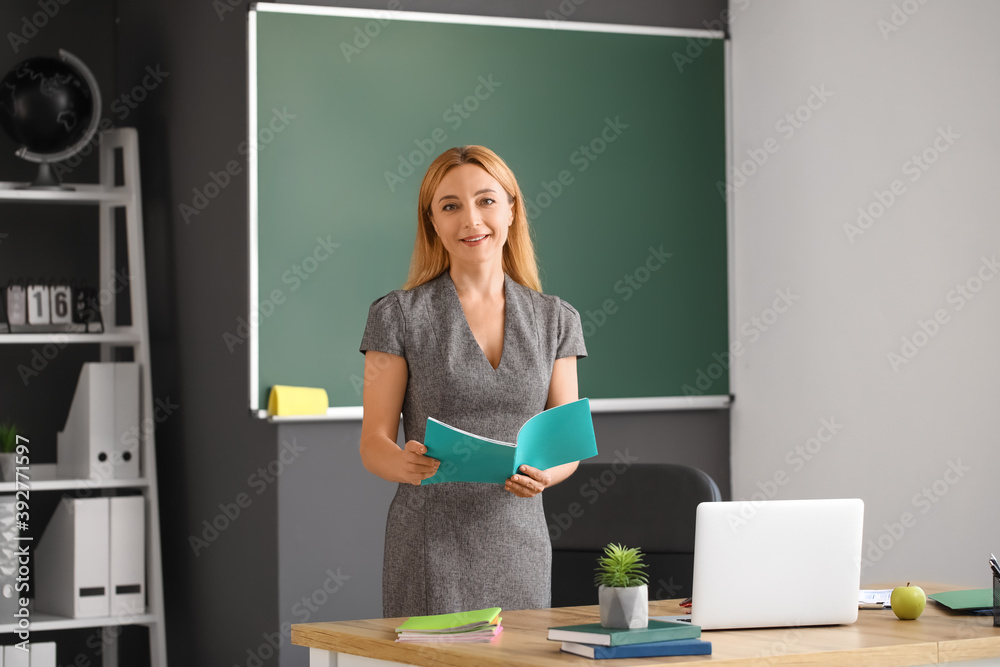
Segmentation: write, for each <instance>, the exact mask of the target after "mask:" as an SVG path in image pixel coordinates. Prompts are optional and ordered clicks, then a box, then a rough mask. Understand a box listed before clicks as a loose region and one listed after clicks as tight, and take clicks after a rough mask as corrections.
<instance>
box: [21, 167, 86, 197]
mask: <svg viewBox="0 0 1000 667" xmlns="http://www.w3.org/2000/svg"><path fill="white" fill-rule="evenodd" d="M18 190H76V188H74V187H73V186H70V185H63V184H62V183H60V182H59V178H58V177H57V176H56V175H55V174H54V173H52V163H51V162H49V161H48V160H45V161H43V162H39V163H38V175H37V176H35V180H33V181H32V182H31V183H29V184H27V185H22V186H21V187H19V188H18Z"/></svg>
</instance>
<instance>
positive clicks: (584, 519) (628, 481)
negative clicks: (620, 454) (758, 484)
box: [542, 462, 722, 607]
mask: <svg viewBox="0 0 1000 667" xmlns="http://www.w3.org/2000/svg"><path fill="white" fill-rule="evenodd" d="M721 499H722V496H721V494H720V493H719V487H718V485H717V484H716V483H715V481H714V480H713V479H712V478H711V477H709V476H708V475H707V474H706V473H704V472H702V471H701V470H698V469H697V468H690V467H688V466H682V465H674V464H670V463H633V464H630V465H626V464H625V463H622V462H616V463H581V464H580V466H579V468H578V469H577V471H576V472H575V473H573V475H572V476H571V477H570V478H569V479H567V480H566V481H564V482H563V483H561V484H557V485H556V486H553V487H552V488H550V489H546V490H545V492H544V493H543V494H542V500H543V504H544V507H545V518H546V521H547V522H548V526H549V536H550V537H551V538H552V606H553V607H570V606H576V605H588V604H597V588H596V587H595V586H594V568H595V567H596V566H597V559H598V557H599V556H600V555H601V554H602V552H603V551H604V547H605V545H607V544H608V543H609V542H617V543H620V544H623V545H625V546H628V547H641V548H642V550H643V553H644V554H645V556H644V559H643V560H644V562H645V563H647V564H648V567H647V568H646V573H647V574H648V575H649V599H651V600H664V599H673V598H681V597H687V596H689V595H691V583H692V581H691V579H692V573H693V570H694V523H695V508H696V507H697V506H698V503H701V502H706V501H718V500H721Z"/></svg>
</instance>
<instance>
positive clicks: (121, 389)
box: [56, 362, 141, 480]
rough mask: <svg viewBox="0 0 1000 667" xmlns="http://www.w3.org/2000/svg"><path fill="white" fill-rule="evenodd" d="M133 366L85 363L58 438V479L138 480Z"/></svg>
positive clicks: (136, 377)
mask: <svg viewBox="0 0 1000 667" xmlns="http://www.w3.org/2000/svg"><path fill="white" fill-rule="evenodd" d="M140 398H141V397H140V390H139V364H138V363H135V362H105V363H86V364H84V365H83V369H82V370H81V371H80V379H79V381H78V382H77V385H76V393H75V394H74V395H73V404H72V405H71V406H70V410H69V416H68V417H67V418H66V426H65V428H63V430H62V431H60V432H59V434H58V457H57V464H56V468H57V474H58V476H59V477H60V478H61V479H99V480H107V479H115V478H118V479H126V478H128V479H134V478H137V477H139V443H140V441H141V428H140V424H139V401H140Z"/></svg>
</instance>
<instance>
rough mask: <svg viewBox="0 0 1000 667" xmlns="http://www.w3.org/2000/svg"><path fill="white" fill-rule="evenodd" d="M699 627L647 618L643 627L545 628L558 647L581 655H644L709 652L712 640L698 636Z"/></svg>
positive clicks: (622, 656)
mask: <svg viewBox="0 0 1000 667" xmlns="http://www.w3.org/2000/svg"><path fill="white" fill-rule="evenodd" d="M700 636H701V628H700V627H698V626H697V625H692V624H691V623H688V622H686V621H656V620H652V619H650V621H649V625H648V626H647V627H645V628H638V629H635V630H625V629H618V628H606V627H604V626H603V625H601V624H600V623H586V624H584V625H564V626H561V627H557V628H549V639H550V640H552V641H558V642H562V650H563V651H565V652H567V653H575V654H576V655H582V656H583V657H585V658H593V659H595V660H605V659H607V658H645V657H649V656H666V655H711V653H712V642H707V641H703V640H701V639H698V637H700Z"/></svg>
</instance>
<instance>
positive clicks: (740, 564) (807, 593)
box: [691, 498, 864, 630]
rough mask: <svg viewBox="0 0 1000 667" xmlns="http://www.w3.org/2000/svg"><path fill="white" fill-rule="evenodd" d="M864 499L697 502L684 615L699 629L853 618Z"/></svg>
mask: <svg viewBox="0 0 1000 667" xmlns="http://www.w3.org/2000/svg"><path fill="white" fill-rule="evenodd" d="M863 519H864V503H863V502H862V501H861V500H860V499H858V498H850V499H837V500H771V501H761V502H743V501H739V502H714V503H701V504H700V505H698V511H697V518H696V523H695V541H694V581H693V586H692V592H691V598H692V605H691V622H692V623H694V624H696V625H699V626H701V628H702V629H703V630H721V629H733V628H765V627H793V626H804V625H834V624H840V623H853V622H854V621H856V620H857V618H858V590H859V588H860V583H861V540H862V532H861V531H862V525H863Z"/></svg>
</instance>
